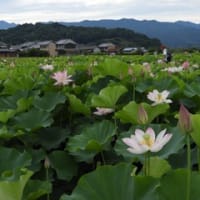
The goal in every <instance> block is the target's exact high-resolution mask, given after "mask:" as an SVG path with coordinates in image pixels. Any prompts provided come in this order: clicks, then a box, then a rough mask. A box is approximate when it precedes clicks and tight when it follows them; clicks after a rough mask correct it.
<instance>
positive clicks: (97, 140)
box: [67, 120, 115, 160]
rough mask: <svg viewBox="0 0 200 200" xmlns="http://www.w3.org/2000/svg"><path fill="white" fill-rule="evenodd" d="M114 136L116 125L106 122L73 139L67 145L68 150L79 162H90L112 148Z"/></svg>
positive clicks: (84, 131)
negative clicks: (111, 143) (100, 153)
mask: <svg viewBox="0 0 200 200" xmlns="http://www.w3.org/2000/svg"><path fill="white" fill-rule="evenodd" d="M114 135H115V126H114V124H112V123H111V122H110V121H106V120H104V121H102V122H100V123H95V124H93V125H91V126H89V127H87V128H85V129H84V130H82V132H81V133H80V134H79V135H75V136H73V137H71V138H70V139H69V142H68V144H67V150H69V152H70V154H72V155H74V156H76V157H77V158H78V159H79V160H90V159H91V158H93V157H94V156H95V155H96V154H97V153H99V152H101V151H103V150H106V149H107V148H108V147H109V146H110V142H111V139H112V136H114Z"/></svg>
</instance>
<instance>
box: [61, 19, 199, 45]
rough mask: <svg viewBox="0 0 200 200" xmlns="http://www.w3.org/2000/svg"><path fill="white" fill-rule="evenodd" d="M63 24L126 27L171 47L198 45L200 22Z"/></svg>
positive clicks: (120, 21)
mask: <svg viewBox="0 0 200 200" xmlns="http://www.w3.org/2000/svg"><path fill="white" fill-rule="evenodd" d="M60 23H61V24H63V25H65V26H71V25H73V26H84V27H106V28H116V27H121V28H127V29H130V30H134V31H135V32H138V33H143V34H145V35H147V36H148V37H150V38H158V39H159V40H160V41H161V42H162V43H163V44H164V45H166V46H168V47H171V48H177V47H179V48H184V47H185V48H188V47H200V24H194V23H191V22H184V21H178V22H174V23H173V22H159V21H155V20H142V21H140V20H135V19H119V20H109V19H108V20H97V21H89V20H85V21H81V22H74V23H70V22H69V23H68V22H60Z"/></svg>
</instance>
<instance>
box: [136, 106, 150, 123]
mask: <svg viewBox="0 0 200 200" xmlns="http://www.w3.org/2000/svg"><path fill="white" fill-rule="evenodd" d="M147 122H148V114H147V112H146V110H145V109H144V107H143V106H142V105H141V104H140V105H139V108H138V123H139V124H146V123H147Z"/></svg>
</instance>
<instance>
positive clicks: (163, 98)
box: [147, 90, 172, 106]
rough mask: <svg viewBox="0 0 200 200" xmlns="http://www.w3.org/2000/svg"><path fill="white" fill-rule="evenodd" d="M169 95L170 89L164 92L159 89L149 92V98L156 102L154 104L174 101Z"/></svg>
mask: <svg viewBox="0 0 200 200" xmlns="http://www.w3.org/2000/svg"><path fill="white" fill-rule="evenodd" d="M168 95H169V91H168V90H164V91H162V92H159V91H158V90H153V92H149V93H148V95H147V98H148V99H149V100H151V101H153V102H154V103H153V104H152V105H153V106H155V105H158V104H161V103H172V100H171V99H167V97H168Z"/></svg>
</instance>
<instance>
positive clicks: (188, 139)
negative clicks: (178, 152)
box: [186, 134, 191, 200]
mask: <svg viewBox="0 0 200 200" xmlns="http://www.w3.org/2000/svg"><path fill="white" fill-rule="evenodd" d="M190 184H191V148H190V135H189V134H188V135H187V193H186V200H190Z"/></svg>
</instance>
